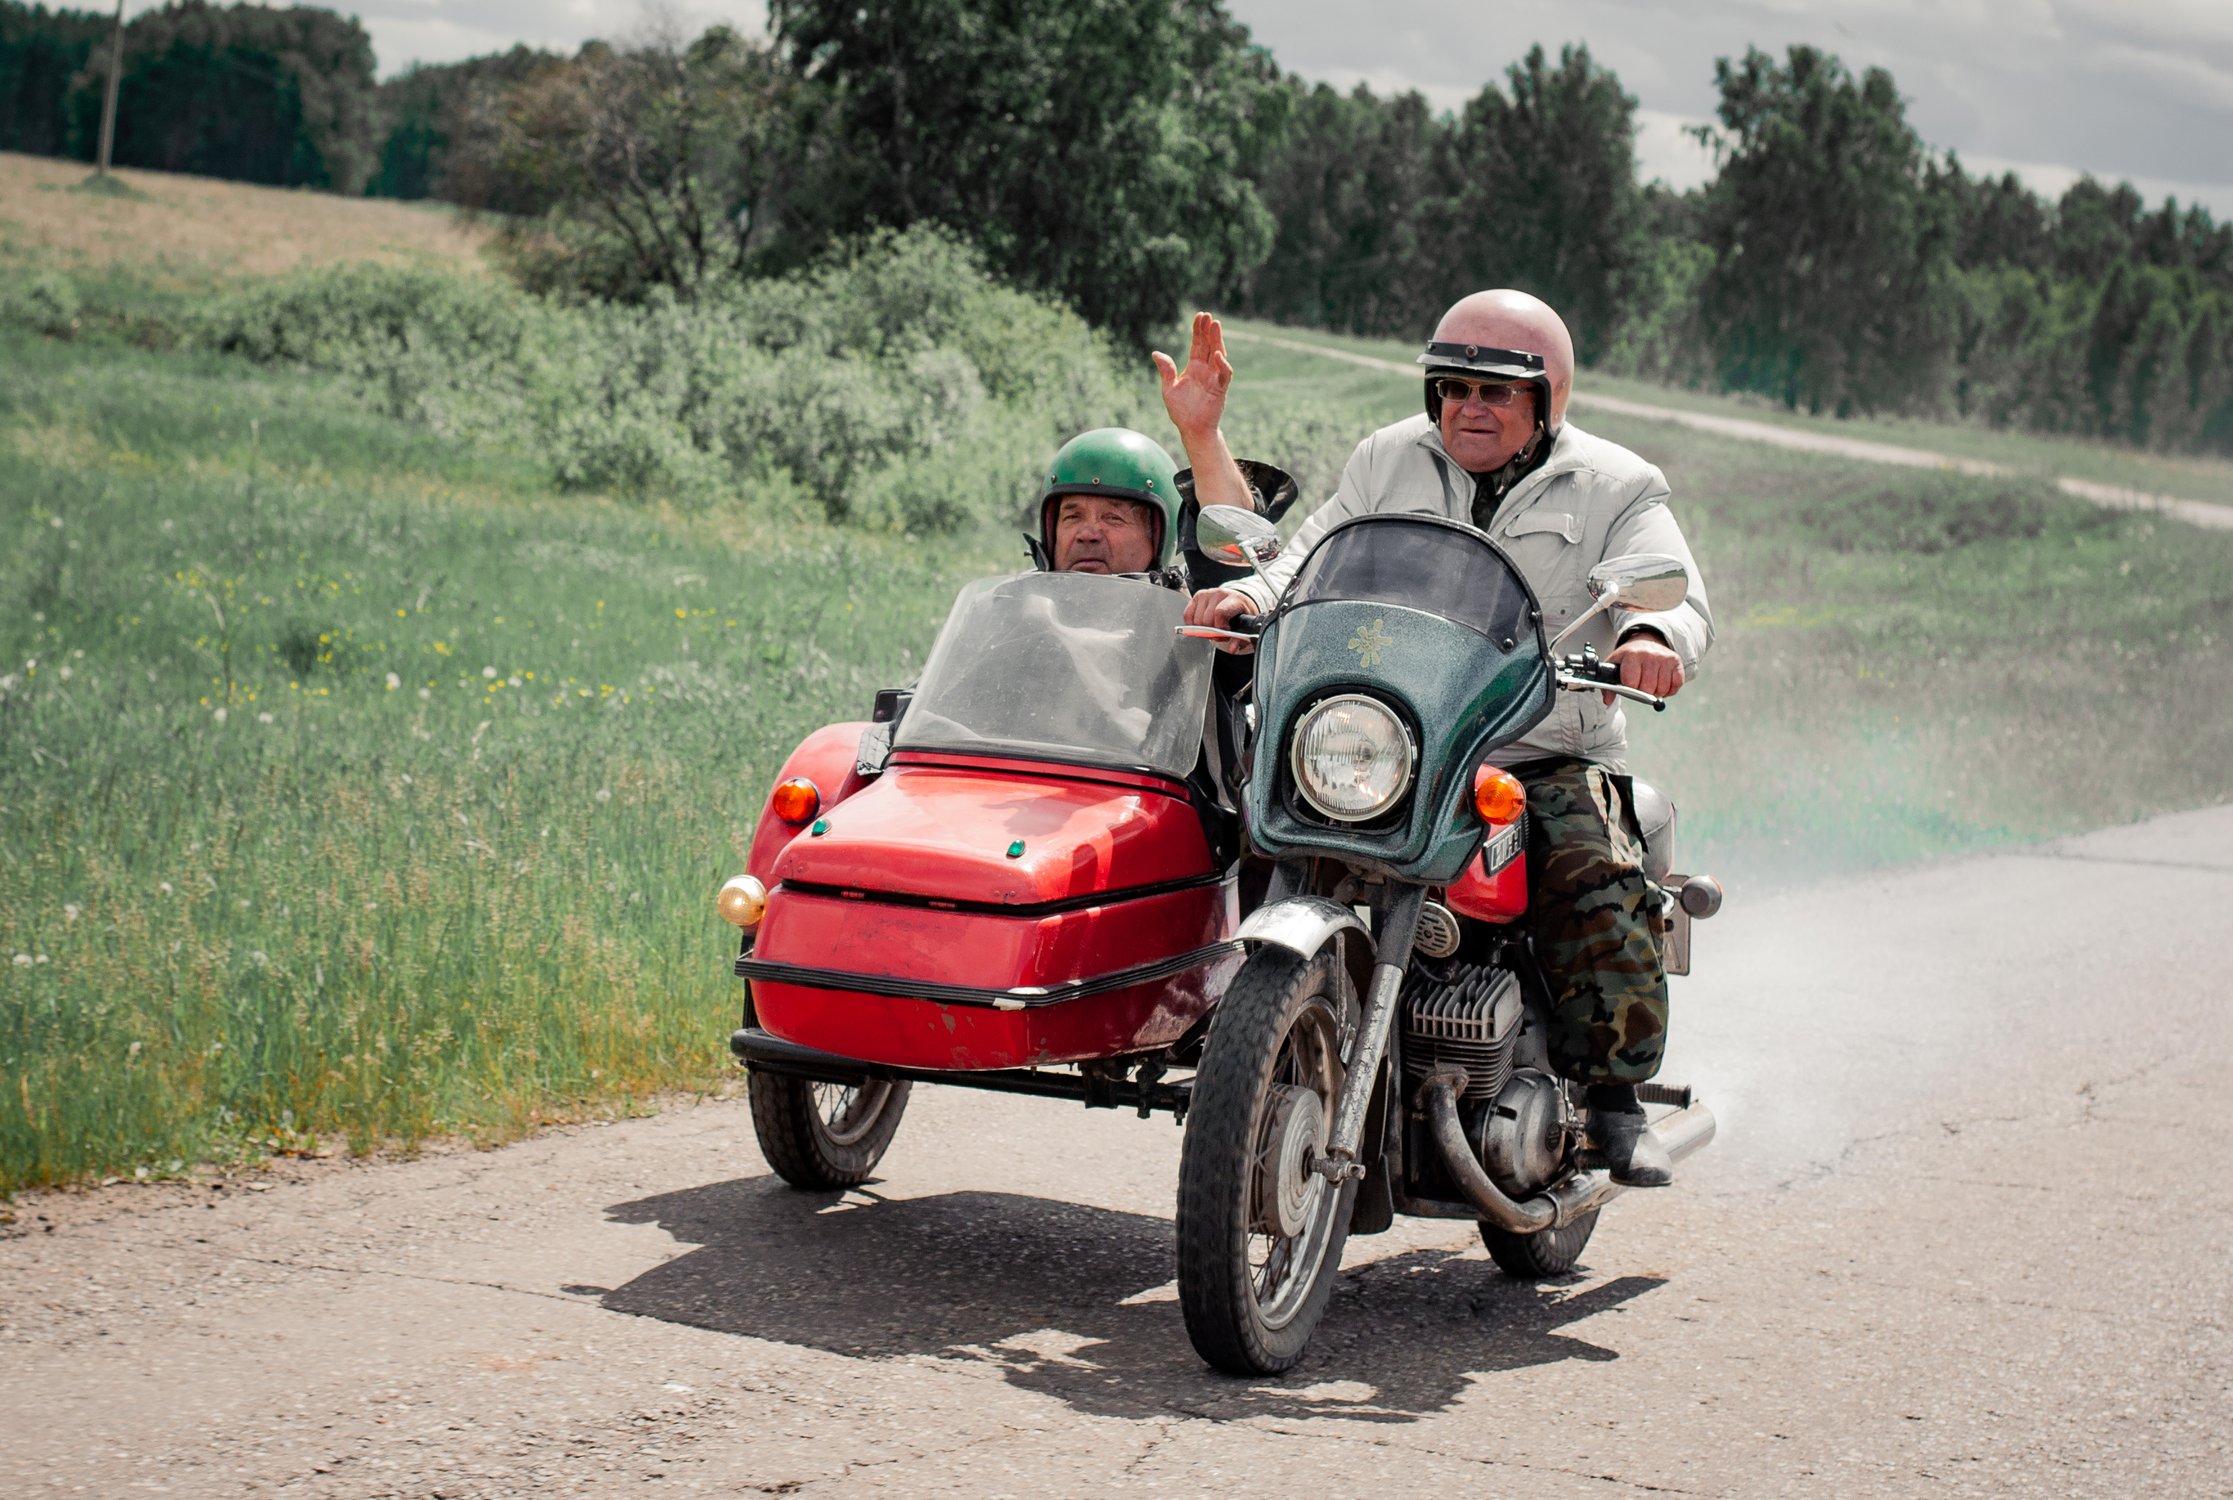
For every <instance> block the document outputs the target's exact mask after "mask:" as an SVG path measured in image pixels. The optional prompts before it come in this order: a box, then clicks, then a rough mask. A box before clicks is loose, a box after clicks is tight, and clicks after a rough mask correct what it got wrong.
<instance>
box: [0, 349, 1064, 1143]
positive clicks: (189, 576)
mask: <svg viewBox="0 0 2233 1500" xmlns="http://www.w3.org/2000/svg"><path fill="white" fill-rule="evenodd" d="M0 527H4V528H5V535H6V543H7V544H6V547H5V550H4V551H0V667H4V671H0V995H4V997H5V998H4V1001H0V1188H6V1187H15V1186H20V1185H23V1184H27V1183H46V1182H58V1181H64V1180H68V1179H71V1178H74V1177H79V1176H83V1175H86V1174H89V1173H99V1172H103V1171H107V1170H111V1169H115V1168H118V1167H120V1166H124V1165H126V1164H134V1163H137V1164H149V1163H152V1164H155V1165H156V1167H157V1168H158V1169H159V1168H161V1167H162V1166H163V1165H164V1164H168V1163H174V1162H190V1161H192V1160H195V1159H197V1158H200V1157H205V1156H209V1155H212V1154H219V1155H221V1154H224V1153H226V1152H228V1151H233V1150H239V1149H264V1148H268V1147H269V1146H270V1144H271V1143H273V1142H274V1141H275V1140H277V1141H280V1142H282V1143H291V1142H297V1141H300V1140H302V1139H304V1138H307V1137H311V1136H322V1137H327V1138H337V1137H338V1138H346V1139H347V1140H348V1141H350V1142H352V1143H353V1144H355V1145H356V1146H359V1147H370V1146H372V1145H375V1144H376V1143H382V1142H390V1141H398V1140H401V1141H411V1140H416V1139H420V1138H423V1137H425V1136H427V1135H429V1134H431V1133H465V1134H484V1135H489V1136H501V1135H503V1134H507V1133H510V1132H514V1131H516V1130H518V1129H521V1128H523V1127H525V1126H527V1125H529V1124H531V1123H533V1122H534V1121H537V1120H539V1119H544V1118H548V1117H550V1116H551V1115H553V1114H554V1113H557V1114H563V1113H568V1112H575V1111H579V1110H582V1109H587V1108H596V1107H602V1106H603V1104H604V1103H606V1102H609V1101H612V1100H616V1099H624V1098H627V1097H630V1096H633V1095H641V1094H643V1093H646V1092H648V1091H652V1090H658V1089H666V1088H673V1087H677V1086H694V1085H700V1084H704V1083H708V1082H710V1081H712V1080H714V1079H715V1078H717V1077H718V1076H719V1075H720V1073H721V1071H722V1069H723V1063H724V1058H723V1056H722V1046H721V1040H722V1037H723V1036H724V1035H725V1027H726V1026H727V1025H728V1024H729V1012H730V1010H731V1007H732V1006H733V1005H734V1003H735V999H736V996H735V994H734V982H733V981H732V980H730V979H728V977H727V975H726V965H725V963H724V962H723V955H724V953H725V951H726V948H727V942H726V941H725V933H726V930H725V929H724V928H723V927H722V926H721V924H720V923H719V922H718V921H717V920H716V919H715V918H714V916H713V914H712V908H711V904H710V899H711V892H712V891H713V889H714V888H715V887H716V886H717V885H718V884H719V882H720V881H721V879H723V878H724V877H725V876H726V875H728V874H731V873H734V871H735V869H736V868H737V867H738V865H739V862H740V860H741V856H742V852H743V847H744V841H745V840H746V839H747V838H748V837H749V834H750V829H751V826H752V821H753V818H754V816H755V814H756V811H757V807H758V803H759V800H760V798H761V797H762V796H763V795H764V794H765V791H766V786H767V783H768V782H769V781H770V780H771V779H772V777H773V774H774V771H775V768H776V766H777V765H778V764H779V762H780V759H781V757H782V755H783V754H784V753H785V752H786V751H787V750H788V749H789V748H790V746H791V745H792V744H794V743H795V742H796V741H797V740H798V739H799V738H800V737H801V736H802V735H803V734H804V733H805V732H806V731H807V730H809V729H811V728H813V727H814V726H816V725H818V724H820V723H822V722H825V721H826V720H828V719H830V718H833V717H843V716H847V715H851V714H853V713H856V712H858V711H860V710H861V709H862V708H863V706H864V705H865V704H866V702H867V699H868V697H869V695H870V693H871V692H872V691H873V690H874V689H875V688H876V687H877V686H880V685H883V684H886V683H889V682H895V681H901V680H904V679H905V677H906V676H907V675H908V674H909V673H910V672H911V671H912V670H913V666H914V664H915V662H916V660H917V657H916V653H918V652H919V651H920V650H921V649H922V648H923V646H924V645H925V644H927V642H928V641H929V639H930V637H931V634H932V633H933V631H934V630H935V628H936V626H937V623H938V621H939V620H940V619H941V618H942V617H943V614H944V611H945V608H946V606H947V604H948V603H949V602H950V600H951V598H952V594H953V591H954V589H955V588H956V587H958V585H959V583H960V581H961V580H962V579H963V578H965V577H966V576H969V575H971V574H972V573H975V572H981V571H984V570H985V566H986V565H985V563H984V561H983V560H982V556H981V553H980V552H979V551H978V550H976V549H975V548H974V546H973V545H972V544H966V543H949V544H937V545H933V544H922V543H915V544H908V543H903V542H901V541H898V540H897V539H887V538H878V537H863V536H860V535H856V534H847V533H842V532H836V531H832V530H829V529H826V528H823V527H820V526H818V525H817V526H813V527H809V528H805V529H790V528H785V527H782V526H779V525H773V524H770V525H767V526H765V527H762V528H747V527H745V526H744V525H743V524H742V523H739V522H736V521H734V520H729V519H724V516H723V514H721V513H709V514H703V515H696V516H689V515H674V514H665V515H661V514H658V513H649V514H647V513H645V512H644V511H643V510H642V509H641V508H640V507H637V506H634V505H629V506H615V505H611V504H606V503H601V502H597V501H594V500H589V499H581V498H576V499H571V500H567V501H564V502H557V501H553V500H552V499H550V498H549V497H548V496H547V494H546V492H545V491H544V489H543V487H542V485H541V483H540V480H539V478H538V475H537V472H536V469H535V466H534V465H533V464H532V463H531V462H529V461H528V460H526V459H524V458H522V457H521V456H520V455H518V454H517V453H516V452H513V451H511V450H509V449H507V448H504V447H501V446H498V445H492V444H487V443H471V442H459V441H440V440H436V439H434V438H432V437H429V436H428V435H426V434H425V433H424V432H423V431H420V430H418V429H416V428H414V427H413V426H411V425H409V424H405V423H402V422H398V421H396V420H394V419H392V418H387V417H383V416H379V415H376V414H370V413H367V412H365V411H364V410H363V409H362V407H361V405H360V404H359V402H358V400H357V399H356V397H355V396H354V394H353V393H352V391H351V389H350V388H349V387H347V386H346V385H344V384H342V383H340V382H338V381H335V380H333V379H330V378H304V377H302V376H300V375H298V374H280V373H275V372H266V371H259V370H256V369H253V368H252V367H249V366H246V365H243V364H240V363H238V362H234V361H220V360H217V359H214V358H210V357H202V358H199V359H195V358H182V357H179V356H152V355H135V354H130V353H127V352H124V351H119V350H115V349H106V350H89V349H87V348H85V347H84V346H66V345H58V344H52V343H40V342H38V341H35V340H25V339H19V338H11V339H7V340H6V341H5V342H4V343H0ZM1018 555H1019V556H1020V549H1019V550H1018Z"/></svg>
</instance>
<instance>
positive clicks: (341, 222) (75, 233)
mask: <svg viewBox="0 0 2233 1500" xmlns="http://www.w3.org/2000/svg"><path fill="white" fill-rule="evenodd" d="M87 176H88V174H87V172H86V168H85V164H84V163H83V162H76V161H63V160H57V159H54V158H51V157H44V156H22V155H18V154H16V153H14V152H7V151H0V254H4V255H5V258H6V260H7V261H15V262H18V263H21V262H24V261H29V262H32V263H34V264H39V265H43V266H49V267H52V268H54V269H56V270H61V271H67V272H70V273H72V274H79V273H93V274H99V273H102V272H108V271H115V270H124V269H128V270H131V271H133V272H136V273H138V274H141V275H144V276H146V277H148V278H150V279H152V280H154V281H156V282H157V283H158V284H163V285H171V286H181V287H184V286H196V285H202V284H206V283H208V282H210V281H212V280H222V279H226V278H231V277H239V276H268V275H273V274H275V273H277V272H281V271H288V270H294V269H297V268H299V267H303V266H317V265H334V264H341V263H346V262H351V261H381V262H387V263H391V264H393V263H408V264H418V265H430V266H443V267H447V268H450V269H454V270H461V271H477V270H478V269H480V267H481V263H482V262H481V251H482V249H483V247H484V246H486V245H487V243H488V241H489V238H490V234H489V231H488V230H487V229H486V228H484V227H482V226H480V225H477V224H475V223H474V222H473V221H472V220H471V219H470V218H468V217H467V216H466V215H464V214H462V213H460V212H458V211H457V210H456V209H453V208H450V207H447V206H446V205H426V204H408V203H397V202H393V201H390V200H386V199H377V198H343V197H339V196H336V195H334V194H331V193H316V192H309V191H295V190H291V189H287V188H267V187H254V186H251V185H249V184H247V183H240V182H219V181H217V180H215V179H214V178H207V177H186V176H180V175H177V174H174V173H169V172H133V171H120V172H118V173H117V174H116V177H117V179H118V180H119V181H121V182H122V183H123V184H124V185H125V186H126V187H127V188H129V189H131V192H130V193H129V194H124V193H104V192H90V191H80V190H79V189H80V186H81V184H83V183H84V182H85V181H86V178H87ZM4 263H5V262H0V264H4Z"/></svg>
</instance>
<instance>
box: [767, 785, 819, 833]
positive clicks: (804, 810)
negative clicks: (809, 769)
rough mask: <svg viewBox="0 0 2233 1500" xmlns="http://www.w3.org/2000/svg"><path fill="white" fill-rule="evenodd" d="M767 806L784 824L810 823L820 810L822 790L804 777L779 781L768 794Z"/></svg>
mask: <svg viewBox="0 0 2233 1500" xmlns="http://www.w3.org/2000/svg"><path fill="white" fill-rule="evenodd" d="M768 806H770V807H772V808H774V809H775V815H776V816H777V817H779V818H781V819H782V820H783V821H784V822H786V823H810V822H812V821H813V820H814V815H815V814H816V813H818V812H820V811H821V810H822V789H821V788H820V787H818V786H816V785H815V784H814V783H813V782H811V781H809V780H807V779H806V778H805V777H804V776H794V777H792V778H791V779H790V780H788V781H779V782H777V783H776V784H775V790H774V791H773V792H770V793H769V794H768Z"/></svg>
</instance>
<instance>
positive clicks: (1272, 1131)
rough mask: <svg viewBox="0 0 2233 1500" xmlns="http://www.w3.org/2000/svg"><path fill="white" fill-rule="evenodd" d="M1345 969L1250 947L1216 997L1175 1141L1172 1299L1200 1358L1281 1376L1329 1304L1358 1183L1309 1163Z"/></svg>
mask: <svg viewBox="0 0 2233 1500" xmlns="http://www.w3.org/2000/svg"><path fill="white" fill-rule="evenodd" d="M1347 992H1348V976H1347V974H1346V972H1345V971H1344V970H1343V969H1342V967H1341V965H1340V964H1339V963H1338V962H1337V961H1336V960H1335V958H1334V956H1333V954H1332V953H1331V952H1330V951H1329V952H1326V953H1321V954H1319V955H1318V956H1317V957H1315V958H1309V959H1305V958H1302V957H1300V956H1298V955H1296V954H1294V953H1290V952H1288V951H1287V950H1285V949H1282V948H1263V949H1260V950H1258V951H1257V952H1256V953H1255V954H1254V955H1252V956H1251V957H1250V958H1249V960H1248V962H1247V963H1246V964H1244V965H1243V966H1242V967H1241V971H1240V973H1239V975H1238V976H1236V977H1235V979H1234V980H1233V985H1232V988H1231V989H1229V990H1227V991H1226V992H1225V998H1224V999H1223V1000H1222V1001H1221V1002H1220V1003H1219V1005H1218V1009H1217V1019H1216V1020H1215V1021H1214V1022H1213V1023H1212V1024H1211V1027H1210V1036H1209V1045H1208V1047H1207V1049H1206V1050H1205V1052H1204V1055H1203V1058H1202V1065H1201V1068H1200V1069H1199V1070H1198V1071H1197V1072H1196V1074H1195V1077H1194V1094H1193V1100H1192V1102H1191V1104H1190V1106H1189V1108H1188V1110H1187V1115H1186V1139H1185V1142H1184V1144H1183V1145H1182V1146H1181V1148H1180V1151H1179V1201H1178V1262H1179V1267H1178V1269H1179V1277H1178V1280H1179V1305H1180V1308H1181V1309H1182V1310H1183V1311H1184V1313H1185V1315H1186V1332H1187V1336H1188V1337H1189V1338H1191V1339H1192V1340H1193V1341H1194V1348H1195V1350H1196V1352H1198V1353H1199V1354H1200V1355H1201V1356H1202V1358H1203V1359H1205V1360H1207V1361H1209V1362H1210V1363H1211V1364H1212V1365H1215V1366H1216V1367H1217V1368H1218V1369H1220V1370H1224V1371H1226V1372H1228V1373H1230V1374H1234V1375H1275V1374H1277V1373H1279V1372H1280V1371H1281V1370H1285V1369H1287V1368H1289V1367H1290V1366H1292V1365H1294V1364H1295V1363H1296V1362H1297V1361H1298V1360H1300V1359H1301V1358H1302V1357H1303V1350H1304V1349H1305V1347H1306V1346H1308V1344H1309V1343H1310V1336H1311V1334H1312V1333H1313V1332H1315V1331H1316V1330H1317V1327H1318V1320H1319V1318H1320V1317H1321V1316H1322V1315H1323V1314H1324V1312H1325V1310H1326V1299H1327V1298H1328V1297H1329V1296H1330V1295H1332V1292H1333V1285H1334V1277H1335V1275H1336V1273H1337V1272H1339V1270H1340V1269H1341V1251H1342V1246H1343V1245H1344V1244H1345V1243H1346V1242H1347V1241H1348V1238H1349V1215H1350V1208H1351V1205H1352V1204H1353V1202H1354V1201H1355V1199H1356V1196H1357V1184H1356V1183H1355V1182H1354V1181H1351V1182H1345V1183H1343V1184H1342V1185H1341V1186H1340V1187H1339V1188H1336V1187H1335V1186H1334V1185H1333V1184H1332V1183H1329V1182H1327V1181H1326V1180H1325V1179H1324V1178H1323V1177H1320V1176H1318V1175H1317V1174H1316V1173H1315V1172H1312V1171H1309V1170H1308V1169H1307V1163H1308V1161H1309V1160H1310V1158H1311V1156H1312V1155H1313V1150H1314V1148H1316V1149H1323V1147H1324V1145H1325V1143H1326V1138H1327V1136H1328V1134H1329V1133H1330V1132H1331V1130H1332V1128H1333V1116H1334V1105H1335V1102H1336V1101H1337V1099H1338V1098H1339V1096H1340V1093H1341V1080H1342V1076H1343V1069H1342V1064H1341V1042H1340V1038H1341V1015H1342V1011H1343V1008H1344V1006H1345V1003H1346V1000H1347Z"/></svg>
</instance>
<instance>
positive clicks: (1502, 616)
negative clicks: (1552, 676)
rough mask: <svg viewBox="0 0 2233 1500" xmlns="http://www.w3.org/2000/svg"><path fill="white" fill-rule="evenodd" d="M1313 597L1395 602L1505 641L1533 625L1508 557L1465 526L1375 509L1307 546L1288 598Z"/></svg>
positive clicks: (1528, 599) (1531, 603)
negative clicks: (1313, 545)
mask: <svg viewBox="0 0 2233 1500" xmlns="http://www.w3.org/2000/svg"><path fill="white" fill-rule="evenodd" d="M1319 599H1362V600H1369V601H1371V602H1373V603H1376V604H1401V605H1406V606H1408V607H1410V608H1412V609H1416V610H1422V611H1424V612H1426V613H1427V614H1431V615H1439V616H1441V617H1442V618H1443V619H1445V620H1455V621H1456V622H1457V623H1459V624H1460V625H1464V626H1467V627H1469V628H1470V629H1473V630H1478V631H1479V632H1481V634H1483V635H1485V636H1487V637H1489V639H1491V640H1493V641H1495V642H1497V643H1498V644H1499V645H1500V646H1505V649H1507V650H1509V649H1510V647H1509V646H1508V645H1506V643H1507V642H1512V641H1517V640H1519V639H1521V638H1523V637H1525V636H1528V635H1532V634H1533V633H1534V631H1535V622H1534V618H1533V611H1534V609H1535V599H1534V596H1533V595H1532V594H1530V593H1529V592H1528V587H1527V585H1526V584H1525V583H1524V582H1522V581H1521V579H1520V575H1519V572H1518V570H1517V569H1515V568H1514V567H1513V566H1512V563H1511V561H1510V559H1508V558H1506V557H1505V555H1504V554H1503V553H1502V552H1500V551H1498V550H1497V548H1496V546H1495V544H1493V543H1492V542H1490V541H1489V539H1488V538H1487V537H1485V536H1483V535H1481V534H1480V533H1479V532H1478V531H1475V530H1474V529H1473V528H1471V527H1470V526H1460V525H1457V524H1455V523H1452V522H1449V521H1443V520H1440V519H1437V518H1434V517H1428V516H1420V517H1409V516H1387V515H1376V516H1368V517H1361V518H1359V519H1358V520H1356V521H1350V522H1345V523H1344V524H1342V525H1340V526H1337V527H1335V528H1334V529H1333V530H1332V531H1330V532H1328V533H1327V534H1326V536H1325V539H1324V540H1323V541H1321V542H1319V544H1318V545H1317V546H1316V547H1315V548H1313V549H1312V550H1311V554H1310V556H1309V558H1308V559H1307V560H1306V561H1305V562H1304V563H1303V567H1302V571H1301V572H1300V573H1298V574H1297V575H1296V577H1295V583H1294V587H1293V588H1292V589H1291V590H1290V591H1289V592H1288V595H1287V603H1288V604H1289V605H1290V606H1294V605H1300V604H1308V603H1311V602H1312V601H1314V600H1319Z"/></svg>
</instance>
